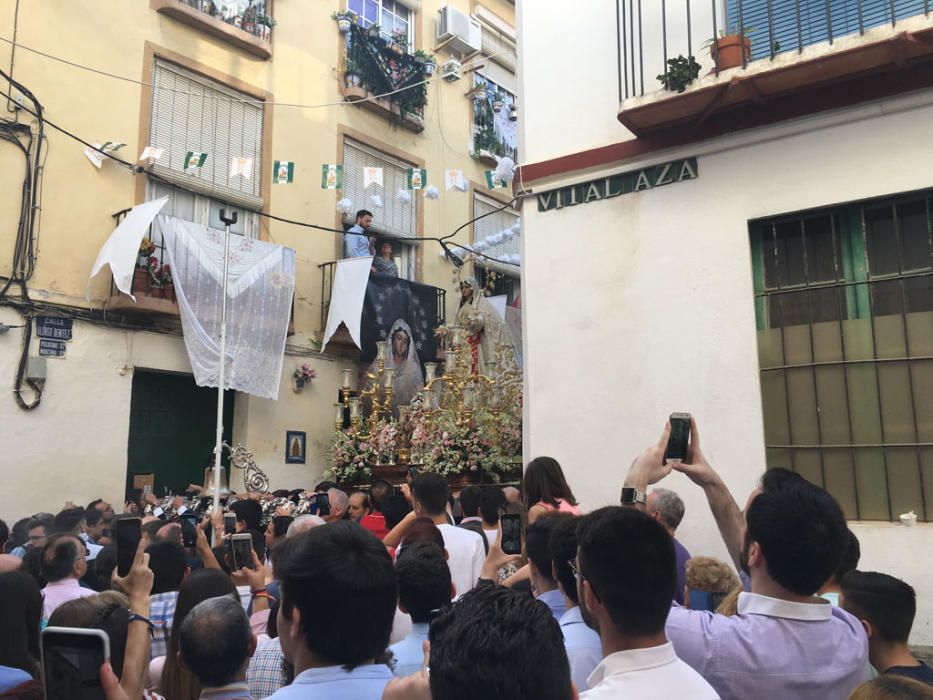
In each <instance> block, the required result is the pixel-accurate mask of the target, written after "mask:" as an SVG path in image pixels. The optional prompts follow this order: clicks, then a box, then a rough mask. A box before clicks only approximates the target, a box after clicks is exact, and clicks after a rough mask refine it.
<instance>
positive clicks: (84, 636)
mask: <svg viewBox="0 0 933 700" xmlns="http://www.w3.org/2000/svg"><path fill="white" fill-rule="evenodd" d="M121 522H122V521H121ZM41 648H42V686H43V688H44V690H45V698H46V700H105V698H106V694H105V693H104V689H103V687H102V686H101V683H100V667H101V666H103V664H104V662H105V661H107V659H109V658H110V639H109V638H108V637H107V633H106V632H104V631H103V630H96V629H94V630H92V629H78V628H73V627H46V628H45V629H44V630H42V638H41Z"/></svg>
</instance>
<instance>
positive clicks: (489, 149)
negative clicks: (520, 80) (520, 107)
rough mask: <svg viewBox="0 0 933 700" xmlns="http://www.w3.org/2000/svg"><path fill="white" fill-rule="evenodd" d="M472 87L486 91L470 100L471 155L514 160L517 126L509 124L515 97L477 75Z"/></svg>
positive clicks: (487, 79)
mask: <svg viewBox="0 0 933 700" xmlns="http://www.w3.org/2000/svg"><path fill="white" fill-rule="evenodd" d="M473 84H474V87H476V88H485V92H484V93H483V94H476V95H474V97H473V155H474V156H484V155H485V156H495V157H498V158H504V157H506V156H508V157H509V158H511V159H512V160H517V158H516V151H515V147H516V145H517V143H518V134H517V122H515V121H512V120H511V112H512V108H513V107H514V106H515V94H514V93H512V92H510V91H509V90H507V89H506V88H504V87H502V85H500V84H498V83H495V82H493V81H492V80H490V79H489V78H487V77H485V76H482V75H480V74H479V73H476V74H475V79H474V81H473ZM499 103H501V104H499ZM496 107H499V111H498V112H497V111H496Z"/></svg>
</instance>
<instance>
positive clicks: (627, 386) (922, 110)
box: [522, 93, 933, 644]
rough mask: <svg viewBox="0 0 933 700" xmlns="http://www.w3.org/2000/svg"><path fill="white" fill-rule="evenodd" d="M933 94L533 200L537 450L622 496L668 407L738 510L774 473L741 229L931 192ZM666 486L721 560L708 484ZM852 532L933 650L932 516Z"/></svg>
mask: <svg viewBox="0 0 933 700" xmlns="http://www.w3.org/2000/svg"><path fill="white" fill-rule="evenodd" d="M568 102H570V100H568ZM931 102H933V94H929V93H928V94H926V95H923V94H921V95H912V96H907V97H904V98H900V99H898V100H892V101H888V102H885V103H881V104H872V105H865V106H863V107H860V108H857V109H854V110H850V111H849V112H847V113H843V114H836V115H829V116H823V117H814V118H811V119H808V120H804V121H801V122H798V123H795V124H784V125H782V126H777V127H772V128H769V129H763V130H758V131H757V132H755V133H752V134H748V133H745V134H742V135H739V136H736V137H732V138H731V139H720V140H717V141H715V142H707V143H704V144H700V145H696V146H694V147H690V148H686V149H678V150H677V151H671V152H666V153H659V154H657V155H656V156H655V157H654V158H652V159H651V161H641V162H640V163H624V164H618V165H617V166H616V167H614V168H612V169H611V170H606V171H605V173H603V174H606V173H610V172H626V171H628V170H633V169H637V168H638V167H639V166H640V165H645V164H649V163H658V162H665V161H667V160H672V159H674V158H677V157H686V156H694V155H695V156H698V157H699V160H698V165H699V179H698V180H696V181H692V182H684V183H679V184H672V185H669V186H666V187H662V188H660V189H658V190H653V191H646V192H641V193H638V194H629V195H623V196H620V197H616V198H614V199H610V200H605V201H601V202H593V203H590V204H585V205H578V206H576V207H572V208H568V209H563V210H558V211H549V212H543V213H539V212H538V211H537V207H536V204H535V202H534V201H533V200H529V201H526V202H525V208H524V211H523V213H522V221H523V226H524V231H523V234H522V242H523V246H524V251H523V253H522V256H523V257H522V260H523V285H524V288H523V295H522V298H523V313H524V318H525V324H526V325H525V342H526V363H527V364H526V382H527V384H526V393H525V396H526V402H527V415H526V431H527V435H526V439H527V441H528V444H527V447H528V448H529V449H527V450H526V454H527V455H528V457H534V456H536V455H541V454H550V455H553V456H554V457H556V458H558V459H559V460H560V461H561V463H562V464H563V465H564V468H565V470H566V471H567V473H568V478H569V480H570V483H571V485H572V487H573V488H574V490H575V491H576V493H577V495H578V496H579V497H580V498H581V499H582V501H583V505H584V507H585V508H587V509H592V508H595V507H598V506H601V505H604V504H609V503H617V502H618V496H619V489H620V487H621V485H622V478H623V475H624V473H625V471H626V469H627V468H628V465H629V463H630V462H631V460H632V459H633V458H634V456H635V455H636V454H637V452H639V451H640V450H641V449H643V448H644V447H645V446H646V445H648V444H649V443H650V442H652V441H654V440H657V439H658V437H659V435H660V432H661V429H662V426H663V423H664V420H665V418H666V417H667V415H668V414H669V413H671V412H672V411H689V412H691V413H693V414H694V416H696V418H697V420H698V423H699V427H700V431H701V433H702V438H703V449H704V452H705V453H706V454H707V456H708V457H709V459H710V461H711V463H712V464H713V465H714V466H715V467H716V468H717V469H718V470H719V471H720V472H721V473H722V475H723V476H724V478H725V479H726V482H727V483H728V484H729V486H730V488H731V489H732V490H733V493H734V494H735V497H736V499H737V500H738V501H739V504H740V505H744V502H745V499H746V497H747V495H748V493H749V491H750V490H751V488H752V487H753V485H754V483H755V481H756V479H757V478H758V477H759V476H760V475H761V473H762V472H763V470H764V468H765V456H764V447H763V427H762V425H763V422H762V412H761V402H760V391H759V375H758V360H757V345H756V337H755V316H754V305H753V288H752V275H751V260H750V252H749V234H748V224H747V222H748V220H749V219H753V218H757V217H763V216H770V215H776V214H780V213H786V212H793V211H796V210H801V209H807V208H812V207H820V206H825V205H829V204H834V203H838V202H844V201H850V200H856V199H861V198H870V197H878V196H883V195H886V194H890V193H896V192H903V191H908V190H913V189H919V188H924V187H930V186H933V175H931V170H930V166H929V163H930V162H931V160H933V144H931V142H930V139H929V124H930V123H931V120H933V106H930V104H929V103H931ZM911 106H912V108H911ZM555 108H556V109H559V108H560V106H559V105H556V106H555ZM856 117H858V119H856ZM850 119H851V120H854V121H850V122H848V123H838V122H841V121H845V120H850ZM833 123H835V124H836V125H835V126H830V125H831V124H833ZM551 124H552V125H553V124H554V123H553V122H551ZM798 131H802V132H803V133H795V132H798ZM526 136H527V138H528V139H529V141H533V140H534V139H538V138H540V135H537V134H536V132H535V131H534V130H533V129H529V130H528V132H527V133H526ZM599 138H601V136H600V134H598V133H597V134H595V135H594V136H593V142H594V143H595V142H596V141H597V140H598V139H599ZM530 148H531V144H529V149H530ZM591 175H592V174H587V176H586V177H578V178H577V181H582V180H586V179H589V178H590V177H591ZM573 181H574V180H572V179H567V180H565V181H563V182H560V183H553V184H554V185H556V184H562V185H566V184H570V182H573ZM550 186H551V184H550V183H541V182H538V183H535V184H534V187H535V191H539V192H540V191H545V190H547V189H549V187H550ZM664 485H665V486H669V487H670V488H673V489H674V490H676V491H678V492H679V493H680V494H681V495H682V496H683V498H684V500H685V502H686V505H687V515H686V518H685V520H684V523H683V525H682V528H681V532H680V533H679V536H680V537H681V538H682V541H683V542H684V544H685V545H686V546H687V547H688V548H689V549H690V550H691V552H693V553H695V554H700V553H703V554H712V555H716V556H720V557H722V558H726V556H725V551H724V548H723V547H722V545H721V543H720V540H719V536H718V532H717V530H716V527H715V524H714V522H713V520H712V518H711V516H710V515H709V512H708V508H707V505H706V503H705V499H704V498H703V495H702V493H701V492H700V491H699V489H697V488H696V487H694V486H692V485H691V484H690V483H689V482H687V481H686V479H684V478H683V477H681V476H680V475H674V476H672V477H671V478H670V479H669V483H665V484H664ZM857 534H858V535H859V537H860V539H861V540H862V551H863V564H862V566H863V567H865V568H871V567H877V568H879V569H881V570H886V571H891V572H892V573H896V574H897V575H901V576H903V577H904V578H905V579H906V580H907V581H908V582H909V583H910V584H911V585H913V586H914V587H915V588H916V589H917V592H918V598H919V600H920V605H921V608H920V615H919V619H918V622H917V624H916V626H915V629H914V634H913V637H912V641H913V642H914V643H918V644H931V643H933V629H931V626H930V620H931V618H933V581H931V580H930V576H929V563H930V562H931V561H933V538H931V535H933V524H931V525H919V526H918V527H917V528H915V529H913V530H909V531H908V530H907V529H906V528H901V527H898V526H888V525H886V524H872V523H860V524H859V525H858V527H857Z"/></svg>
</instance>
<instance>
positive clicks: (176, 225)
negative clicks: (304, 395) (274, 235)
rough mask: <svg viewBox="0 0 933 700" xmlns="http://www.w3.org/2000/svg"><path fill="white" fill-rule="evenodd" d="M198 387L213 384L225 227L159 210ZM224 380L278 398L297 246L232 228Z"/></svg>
mask: <svg viewBox="0 0 933 700" xmlns="http://www.w3.org/2000/svg"><path fill="white" fill-rule="evenodd" d="M159 227H160V228H161V231H162V236H163V238H164V242H165V253H166V257H167V258H168V263H169V265H170V266H171V270H172V279H173V281H174V283H175V294H176V296H177V298H178V305H179V308H180V310H181V323H182V331H183V333H184V337H185V347H186V348H187V349H188V357H189V359H190V360H191V368H192V369H193V371H194V379H195V382H196V383H197V384H198V386H212V387H216V386H217V375H218V373H219V369H220V362H219V357H220V315H221V299H222V294H223V273H224V232H223V231H218V230H216V229H212V228H208V227H207V226H203V225H201V224H193V223H191V222H188V221H183V220H181V219H176V218H174V217H170V216H159ZM229 260H230V263H229V270H228V274H227V338H226V351H225V355H226V367H225V369H224V373H225V374H224V384H225V385H226V387H225V388H227V389H235V390H237V391H244V392H246V393H248V394H253V395H254V396H261V397H262V398H266V399H277V398H278V395H279V385H280V383H281V376H282V360H283V356H284V353H285V337H286V335H287V333H288V321H289V317H290V315H291V308H292V295H293V294H294V291H295V251H294V250H292V249H291V248H285V247H283V246H280V245H274V244H272V243H267V242H265V241H259V240H256V239H253V238H247V237H246V236H241V235H238V234H232V233H231V234H230V259H229Z"/></svg>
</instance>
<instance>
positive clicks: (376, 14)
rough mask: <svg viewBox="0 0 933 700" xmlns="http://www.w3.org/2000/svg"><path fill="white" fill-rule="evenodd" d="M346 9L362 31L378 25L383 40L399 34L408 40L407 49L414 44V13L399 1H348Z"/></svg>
mask: <svg viewBox="0 0 933 700" xmlns="http://www.w3.org/2000/svg"><path fill="white" fill-rule="evenodd" d="M347 9H349V10H352V11H353V12H355V13H356V14H357V16H358V17H359V20H358V22H359V24H360V26H362V27H363V28H364V29H368V28H369V27H370V25H372V24H378V25H379V29H380V33H381V34H382V36H384V37H385V38H387V39H389V38H391V37H392V36H393V34H395V32H399V33H400V34H402V36H405V37H407V38H408V46H409V47H411V46H412V44H414V43H415V27H414V21H413V20H414V13H413V12H412V11H411V10H410V9H409V8H407V7H406V6H405V5H404V4H403V3H401V2H399V0H349V2H348V3H347Z"/></svg>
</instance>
